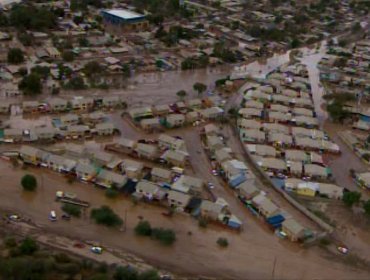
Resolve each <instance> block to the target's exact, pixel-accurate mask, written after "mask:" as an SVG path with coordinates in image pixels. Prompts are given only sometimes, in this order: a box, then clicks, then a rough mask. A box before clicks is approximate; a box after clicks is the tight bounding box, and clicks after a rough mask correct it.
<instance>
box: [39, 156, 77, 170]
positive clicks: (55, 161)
mask: <svg viewBox="0 0 370 280" xmlns="http://www.w3.org/2000/svg"><path fill="white" fill-rule="evenodd" d="M46 163H47V166H48V167H49V168H50V169H52V170H54V171H57V172H66V173H69V172H72V170H73V169H74V168H75V167H76V165H77V162H76V161H74V160H72V159H68V158H66V157H63V156H59V155H55V154H51V155H50V156H49V157H48V158H47V160H46Z"/></svg>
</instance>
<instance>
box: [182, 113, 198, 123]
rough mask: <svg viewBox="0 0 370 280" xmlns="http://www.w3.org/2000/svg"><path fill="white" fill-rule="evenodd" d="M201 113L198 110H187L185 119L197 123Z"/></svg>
mask: <svg viewBox="0 0 370 280" xmlns="http://www.w3.org/2000/svg"><path fill="white" fill-rule="evenodd" d="M200 119H201V115H200V113H199V112H197V111H191V112H187V113H186V115H185V120H186V122H187V123H195V122H197V121H200Z"/></svg>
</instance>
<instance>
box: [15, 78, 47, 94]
mask: <svg viewBox="0 0 370 280" xmlns="http://www.w3.org/2000/svg"><path fill="white" fill-rule="evenodd" d="M18 88H19V89H20V90H22V91H23V93H24V94H25V95H37V94H39V93H41V91H42V84H41V79H40V76H39V75H38V74H36V73H31V74H29V75H27V76H25V77H23V79H22V80H21V81H20V83H19V84H18Z"/></svg>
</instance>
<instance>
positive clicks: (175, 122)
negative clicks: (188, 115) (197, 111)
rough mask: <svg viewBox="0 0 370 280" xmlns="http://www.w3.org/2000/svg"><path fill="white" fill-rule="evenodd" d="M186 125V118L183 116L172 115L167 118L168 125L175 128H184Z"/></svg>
mask: <svg viewBox="0 0 370 280" xmlns="http://www.w3.org/2000/svg"><path fill="white" fill-rule="evenodd" d="M184 123H185V116H184V115H183V114H170V115H168V116H167V117H166V124H167V125H168V126H169V127H171V128H173V127H180V126H183V125H184Z"/></svg>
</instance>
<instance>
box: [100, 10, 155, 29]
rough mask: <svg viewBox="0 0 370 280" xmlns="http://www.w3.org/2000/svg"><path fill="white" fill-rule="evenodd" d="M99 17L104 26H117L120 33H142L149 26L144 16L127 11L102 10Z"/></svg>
mask: <svg viewBox="0 0 370 280" xmlns="http://www.w3.org/2000/svg"><path fill="white" fill-rule="evenodd" d="M101 15H102V17H103V19H104V22H105V23H106V24H109V25H113V26H117V27H119V28H120V30H122V31H128V32H131V31H132V32H135V31H142V30H145V29H147V28H148V26H149V25H148V22H147V20H146V19H145V16H144V15H141V14H138V13H135V12H132V11H129V10H124V9H112V10H104V11H102V12H101Z"/></svg>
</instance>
